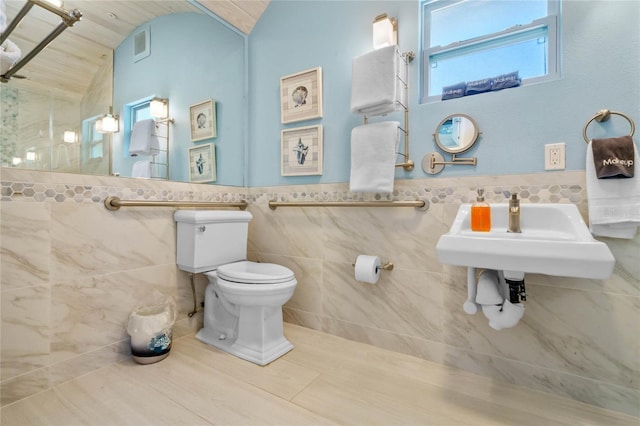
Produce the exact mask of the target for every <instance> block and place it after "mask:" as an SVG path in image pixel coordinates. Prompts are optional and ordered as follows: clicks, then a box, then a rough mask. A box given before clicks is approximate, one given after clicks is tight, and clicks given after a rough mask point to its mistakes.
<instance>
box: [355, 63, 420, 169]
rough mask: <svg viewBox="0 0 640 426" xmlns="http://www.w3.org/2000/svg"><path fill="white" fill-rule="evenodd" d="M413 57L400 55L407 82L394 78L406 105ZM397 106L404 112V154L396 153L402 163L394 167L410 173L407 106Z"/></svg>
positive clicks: (367, 121) (366, 121) (366, 118)
mask: <svg viewBox="0 0 640 426" xmlns="http://www.w3.org/2000/svg"><path fill="white" fill-rule="evenodd" d="M415 56H416V54H415V53H414V52H412V51H408V52H404V53H402V54H401V55H400V57H401V58H402V61H403V62H404V65H405V69H406V73H405V75H406V76H407V81H404V80H403V79H402V78H400V76H399V75H396V78H397V79H398V80H400V82H401V83H402V87H403V89H404V94H405V96H404V99H405V101H406V102H407V103H408V102H409V82H408V80H409V70H408V69H407V68H408V67H409V63H410V62H411V61H413V59H414V58H415ZM398 104H400V106H402V109H403V110H404V128H402V127H401V128H400V130H402V133H404V153H401V152H398V153H397V154H400V155H402V156H403V157H404V161H403V162H402V163H397V164H396V167H402V168H403V169H404V170H405V171H407V172H410V171H411V170H413V169H414V167H415V163H414V162H413V161H412V160H411V158H409V105H403V104H402V103H400V102H398ZM368 123H369V118H368V117H367V116H366V115H365V116H364V124H368Z"/></svg>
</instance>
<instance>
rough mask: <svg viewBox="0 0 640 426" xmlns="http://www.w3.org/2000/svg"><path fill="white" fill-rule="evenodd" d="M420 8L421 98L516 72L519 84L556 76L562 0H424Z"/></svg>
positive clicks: (425, 98) (437, 96) (437, 95)
mask: <svg viewBox="0 0 640 426" xmlns="http://www.w3.org/2000/svg"><path fill="white" fill-rule="evenodd" d="M421 13H422V17H421V20H422V65H423V68H422V81H421V88H422V96H421V102H430V101H435V100H439V99H440V98H441V94H442V88H443V87H446V86H452V85H455V84H457V83H460V82H470V81H476V80H481V79H486V78H491V77H495V76H498V75H502V74H508V73H511V72H514V71H518V72H519V77H520V78H521V79H522V84H530V83H534V82H540V81H548V80H554V79H557V78H558V77H559V62H560V61H559V56H558V55H559V42H558V39H559V36H558V22H559V17H560V0H520V1H500V0H434V1H427V0H422V1H421Z"/></svg>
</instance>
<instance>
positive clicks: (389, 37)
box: [373, 13, 398, 49]
mask: <svg viewBox="0 0 640 426" xmlns="http://www.w3.org/2000/svg"><path fill="white" fill-rule="evenodd" d="M395 44H398V21H397V20H396V19H395V18H389V17H388V16H387V14H386V13H383V14H382V15H378V16H376V19H374V20H373V48H374V49H380V48H382V47H387V46H391V45H395Z"/></svg>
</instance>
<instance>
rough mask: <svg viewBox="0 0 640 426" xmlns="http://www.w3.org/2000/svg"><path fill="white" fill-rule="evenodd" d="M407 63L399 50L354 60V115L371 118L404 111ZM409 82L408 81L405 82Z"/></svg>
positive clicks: (384, 50)
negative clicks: (363, 115)
mask: <svg viewBox="0 0 640 426" xmlns="http://www.w3.org/2000/svg"><path fill="white" fill-rule="evenodd" d="M402 64H404V62H403V61H402V59H401V58H400V57H399V54H398V50H397V46H387V47H383V48H382V49H377V50H374V51H372V52H369V53H365V54H364V55H360V56H357V57H355V58H353V62H352V69H351V73H352V75H351V112H353V113H355V114H365V115H368V116H374V115H384V114H388V113H390V112H393V111H396V110H400V109H402V106H401V105H399V103H402V104H403V105H406V101H405V102H403V94H404V92H405V91H404V87H403V83H402V82H401V81H400V79H399V78H398V76H400V77H403V76H404V74H405V71H404V70H403V68H402ZM405 68H406V67H405ZM405 81H406V78H405Z"/></svg>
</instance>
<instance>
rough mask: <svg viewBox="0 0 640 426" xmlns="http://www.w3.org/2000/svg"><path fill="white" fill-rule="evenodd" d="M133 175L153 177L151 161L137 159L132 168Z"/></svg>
mask: <svg viewBox="0 0 640 426" xmlns="http://www.w3.org/2000/svg"><path fill="white" fill-rule="evenodd" d="M131 177H136V178H150V177H151V161H149V160H140V161H136V162H135V164H134V165H133V168H132V169H131Z"/></svg>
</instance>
